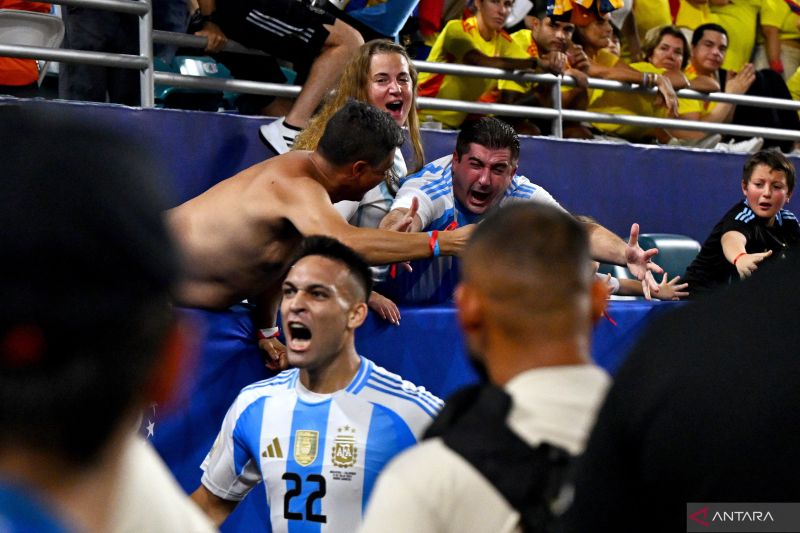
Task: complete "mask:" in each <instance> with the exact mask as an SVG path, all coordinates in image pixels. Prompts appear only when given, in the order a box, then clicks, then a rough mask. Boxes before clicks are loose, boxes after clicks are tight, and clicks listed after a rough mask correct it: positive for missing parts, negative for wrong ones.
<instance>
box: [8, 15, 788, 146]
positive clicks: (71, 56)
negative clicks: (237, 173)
mask: <svg viewBox="0 0 800 533" xmlns="http://www.w3.org/2000/svg"><path fill="white" fill-rule="evenodd" d="M53 3H55V4H60V5H65V6H80V7H87V8H94V9H106V10H109V11H115V12H119V13H128V14H132V15H137V16H138V17H139V54H138V55H130V54H113V53H103V52H88V51H81V50H67V49H52V48H43V47H34V46H23V45H2V44H0V56H6V57H19V58H26V59H44V60H49V61H60V62H75V63H85V64H90V65H98V66H105V67H120V68H130V69H138V70H139V71H140V89H141V106H142V107H153V105H154V104H155V102H154V99H155V98H154V86H155V83H160V84H169V85H172V86H175V87H183V88H194V89H215V90H221V91H235V92H240V93H247V94H266V95H273V96H283V97H294V96H297V95H298V94H299V93H300V90H301V87H299V86H296V85H286V84H278V83H264V82H255V81H245V80H230V79H220V78H207V77H203V76H189V75H184V74H176V73H168V72H157V71H155V70H154V68H153V43H154V42H156V43H161V44H172V45H177V46H182V47H188V48H198V49H203V48H205V45H206V38H205V37H200V36H195V35H186V34H178V33H170V32H164V31H158V30H155V31H154V30H153V27H152V9H151V5H152V4H151V0H54V1H53ZM223 50H224V51H229V52H235V53H242V54H250V55H266V54H265V53H264V52H261V51H259V50H251V49H248V48H246V47H244V46H242V45H240V44H238V43H236V42H234V41H230V40H229V41H228V43H227V44H226V45H225V46H224V47H223ZM413 63H414V66H415V67H416V68H417V70H418V71H421V72H433V73H440V74H450V75H457V76H472V77H480V78H494V79H505V80H515V81H519V82H536V83H549V84H552V85H553V88H552V94H553V103H554V107H553V108H552V109H550V108H539V107H529V106H517V105H506V104H488V103H477V102H466V101H460V100H446V99H441V98H424V97H420V98H419V99H418V107H419V108H421V109H432V110H450V111H461V112H466V113H480V114H496V115H503V116H518V117H529V118H544V119H550V120H552V121H553V134H554V136H556V137H561V132H562V123H563V121H564V120H567V121H583V122H597V123H611V124H626V125H632V126H641V127H658V128H668V129H681V130H693V131H703V132H708V133H722V134H730V135H744V136H761V137H769V138H774V139H788V140H798V141H800V131H798V130H783V129H776V128H763V127H754V126H740V125H736V124H718V123H710V122H702V121H694V120H681V119H664V118H655V117H642V116H634V115H617V114H609V113H595V112H590V111H576V110H570V109H563V108H562V105H561V87H562V85H567V86H575V80H574V79H572V78H571V77H569V76H555V75H553V74H532V73H527V72H518V71H517V72H512V71H508V70H503V69H497V68H486V67H476V66H470V65H454V64H446V63H430V62H426V61H414V62H413ZM589 87H591V88H597V89H605V90H612V91H622V92H636V93H651V94H655V93H656V90H655V89H653V88H650V89H645V88H644V87H641V86H639V85H636V84H628V83H622V82H617V81H610V80H601V79H596V78H590V79H589ZM677 94H678V96H679V97H681V98H687V99H694V100H703V101H712V102H723V103H731V104H746V105H748V106H755V107H766V108H773V109H789V110H795V111H797V110H800V102H796V101H793V100H783V99H778V98H763V97H753V96H744V95H733V94H726V93H719V92H716V93H710V94H706V93H701V92H698V91H693V90H688V89H682V90H680V91H678V93H677Z"/></svg>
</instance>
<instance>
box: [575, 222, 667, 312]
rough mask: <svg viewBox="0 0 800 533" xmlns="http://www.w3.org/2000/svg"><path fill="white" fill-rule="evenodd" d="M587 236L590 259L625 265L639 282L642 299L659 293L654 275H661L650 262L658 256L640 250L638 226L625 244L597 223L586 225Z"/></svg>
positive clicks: (633, 229)
mask: <svg viewBox="0 0 800 533" xmlns="http://www.w3.org/2000/svg"><path fill="white" fill-rule="evenodd" d="M585 224H586V231H587V233H588V234H589V247H590V250H591V253H592V258H593V259H595V260H596V261H601V262H603V263H611V264H614V265H625V266H627V267H628V270H630V271H631V273H632V274H633V275H634V276H636V278H637V279H638V280H639V281H641V282H642V291H643V292H644V296H645V298H647V299H648V300H649V299H650V293H651V292H658V290H659V289H658V283H657V282H656V280H655V278H654V277H653V273H654V272H655V273H657V274H661V273H663V272H664V271H663V269H662V268H661V267H660V266H658V265H657V264H656V263H653V261H652V258H653V256H654V255H656V254H657V253H658V249H657V248H651V249H650V250H642V248H641V246H639V225H638V224H633V225H632V226H631V234H630V237H629V238H628V243H627V244H626V243H625V241H623V240H622V239H620V238H619V237H618V236H616V235H615V234H614V233H612V232H611V231H609V230H607V229H606V228H604V227H603V226H601V225H600V224H597V223H596V222H586V223H585Z"/></svg>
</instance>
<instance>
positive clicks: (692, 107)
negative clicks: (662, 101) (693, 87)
mask: <svg viewBox="0 0 800 533" xmlns="http://www.w3.org/2000/svg"><path fill="white" fill-rule="evenodd" d="M683 73H684V74H686V79H688V80H689V81H691V80H693V79H695V78H696V77H697V72H696V71H695V70H694V67H693V66H692V64H691V63H689V65H687V66H686V70H685V71H683ZM715 105H717V103H716V102H705V101H703V100H694V99H690V98H678V115H680V116H683V115H686V114H688V113H700V115H701V116H705V115H708V114H709V113H711V110H712V109H714V106H715Z"/></svg>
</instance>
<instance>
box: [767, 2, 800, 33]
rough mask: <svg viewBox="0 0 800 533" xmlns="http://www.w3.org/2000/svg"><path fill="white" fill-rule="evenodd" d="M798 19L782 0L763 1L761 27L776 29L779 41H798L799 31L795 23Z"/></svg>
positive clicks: (799, 19)
mask: <svg viewBox="0 0 800 533" xmlns="http://www.w3.org/2000/svg"><path fill="white" fill-rule="evenodd" d="M798 21H800V17H798V16H797V15H795V14H794V12H793V11H792V10H791V9H789V4H787V3H786V2H785V1H784V0H764V5H763V6H761V25H762V26H774V27H776V28H778V30H779V33H780V38H781V40H798V39H800V31H798V29H797V23H798Z"/></svg>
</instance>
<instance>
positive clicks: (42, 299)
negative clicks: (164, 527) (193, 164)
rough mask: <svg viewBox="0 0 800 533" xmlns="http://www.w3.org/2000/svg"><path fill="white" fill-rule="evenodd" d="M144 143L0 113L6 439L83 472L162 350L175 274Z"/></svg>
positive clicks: (73, 115)
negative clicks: (80, 467) (41, 452)
mask: <svg viewBox="0 0 800 533" xmlns="http://www.w3.org/2000/svg"><path fill="white" fill-rule="evenodd" d="M146 138H147V134H146V132H145V131H138V132H136V133H135V134H133V135H130V136H124V135H122V134H121V133H119V130H118V128H116V127H115V125H114V124H112V123H110V121H109V122H108V123H103V122H102V121H100V122H98V121H97V120H93V121H90V120H89V115H87V111H86V110H85V109H81V108H74V107H67V106H63V105H61V106H58V105H54V104H51V103H35V102H29V103H26V104H24V105H23V104H4V105H2V106H0V146H3V147H4V148H3V170H2V173H1V175H2V178H1V179H0V227H2V228H3V231H0V295H2V298H0V427H2V431H0V441H2V443H3V444H11V445H15V446H16V445H23V446H27V447H30V448H33V449H37V450H41V451H44V452H46V453H49V454H55V455H57V456H59V457H62V458H64V459H66V460H68V461H70V462H72V463H73V464H76V465H88V464H91V463H92V462H93V461H94V460H96V458H97V454H98V453H99V451H100V450H101V449H102V448H103V446H104V445H105V444H106V443H107V439H108V438H109V437H110V435H111V433H112V431H114V430H115V429H116V428H117V424H119V423H120V421H121V417H122V415H123V414H124V413H125V412H126V411H128V410H129V409H130V408H131V407H132V406H133V401H134V397H135V395H136V394H139V393H140V392H141V390H142V389H143V388H144V386H145V384H146V382H147V379H149V376H150V375H151V374H152V371H153V368H154V366H155V363H156V360H157V357H158V356H159V354H161V353H162V352H161V348H162V345H163V342H164V340H165V338H166V335H167V332H168V330H169V327H170V324H171V322H172V320H173V314H172V313H173V311H172V308H171V305H170V303H169V293H170V290H171V289H172V287H173V286H174V284H175V283H176V281H177V274H178V266H177V259H176V256H175V253H174V247H173V245H172V242H171V239H170V238H169V236H168V232H167V229H166V226H165V223H164V217H163V210H164V208H165V207H166V203H165V201H164V199H163V198H162V197H161V195H160V193H159V187H161V188H163V187H164V183H165V182H168V181H169V178H168V177H167V176H165V175H164V174H163V173H162V172H161V171H160V169H159V168H158V167H157V166H156V165H155V163H154V162H153V158H152V152H151V151H150V150H149V149H148V147H147V146H146V145H145V144H144V141H143V140H142V139H146Z"/></svg>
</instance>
